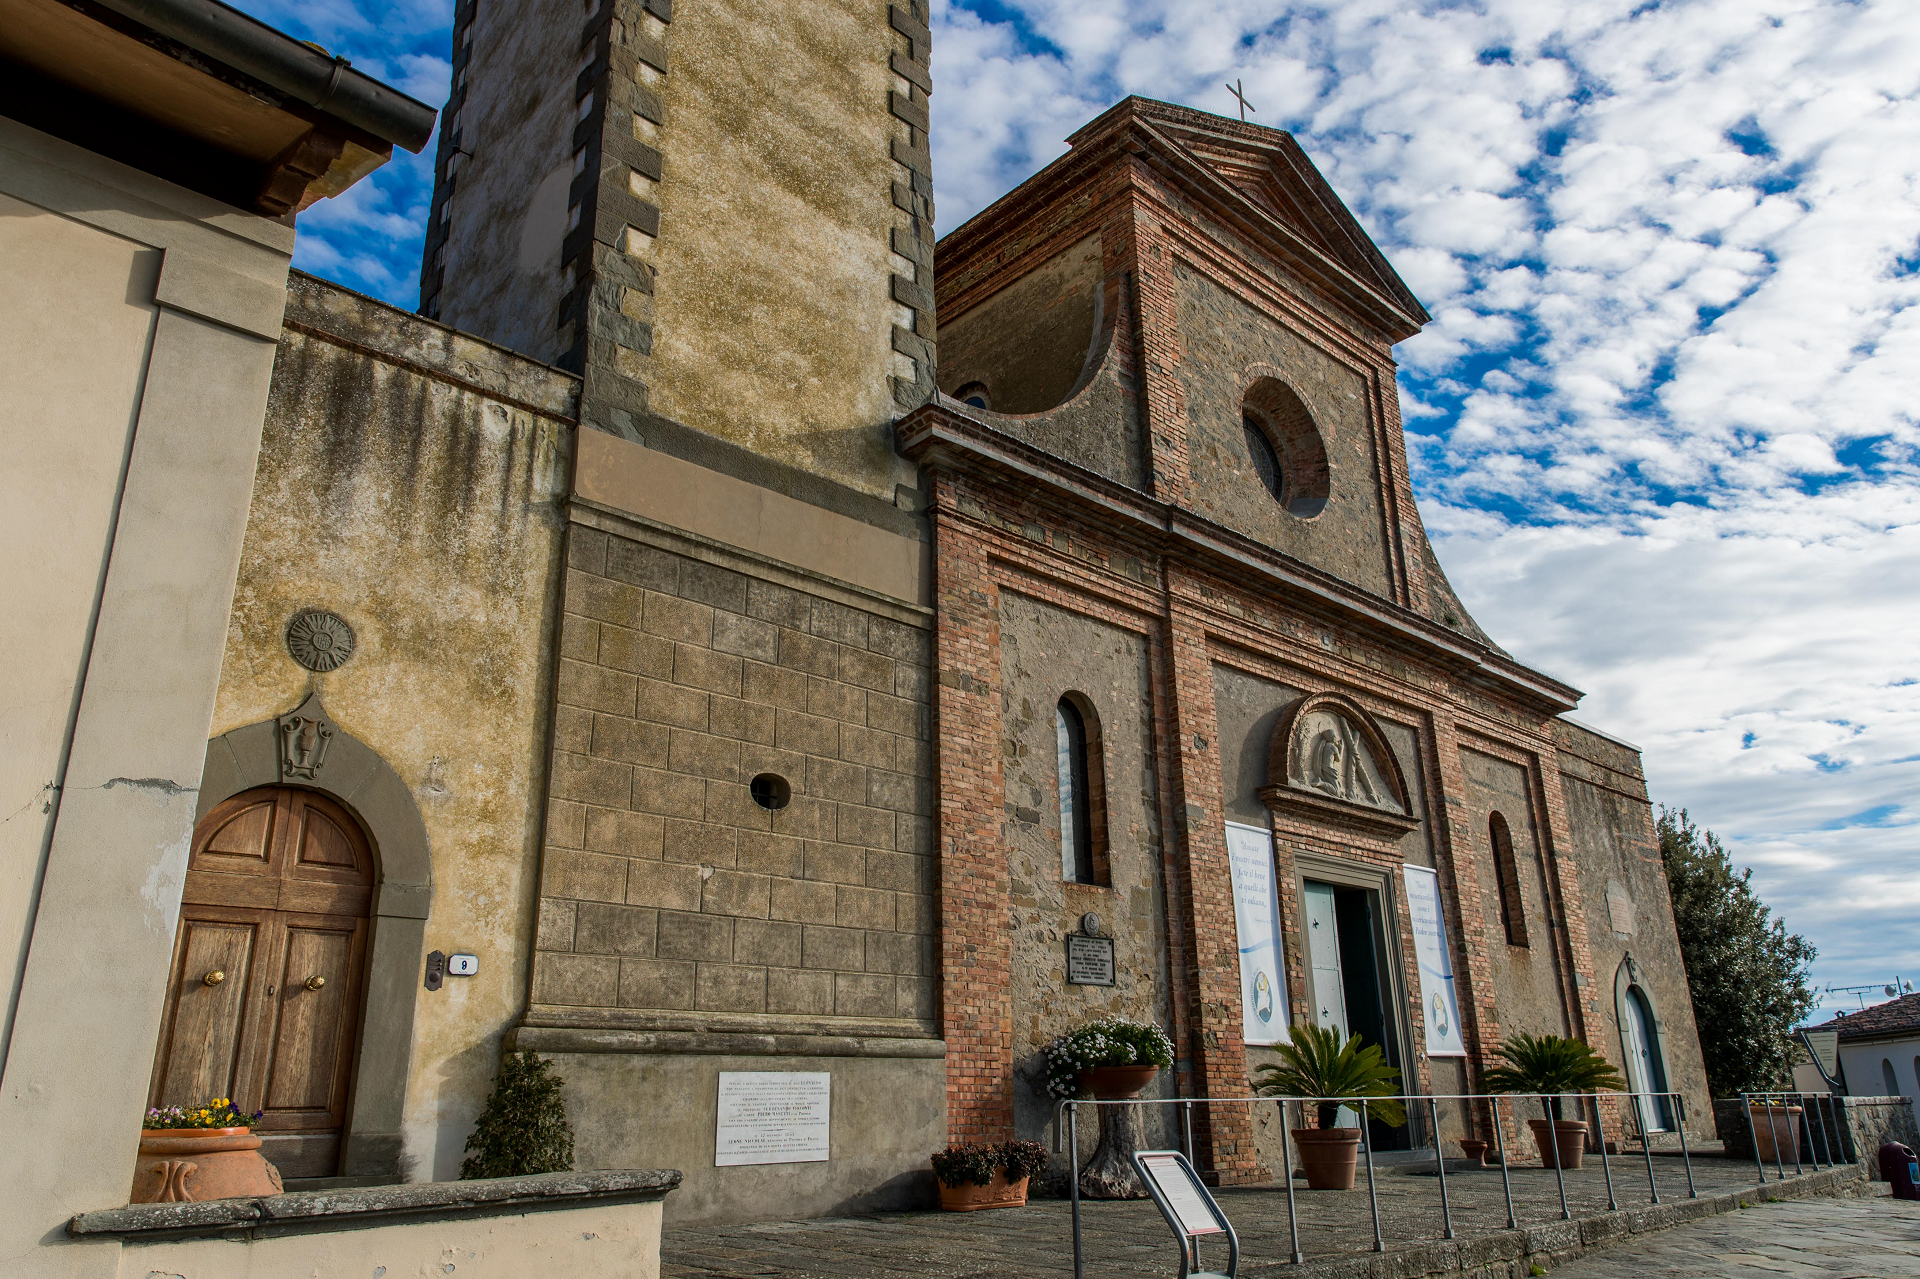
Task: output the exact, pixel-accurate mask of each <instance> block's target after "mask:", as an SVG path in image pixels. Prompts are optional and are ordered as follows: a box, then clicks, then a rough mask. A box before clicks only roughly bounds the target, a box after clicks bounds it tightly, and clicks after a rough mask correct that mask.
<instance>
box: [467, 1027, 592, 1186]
mask: <svg viewBox="0 0 1920 1279" xmlns="http://www.w3.org/2000/svg"><path fill="white" fill-rule="evenodd" d="M560 1083H561V1080H560V1077H559V1076H558V1075H555V1074H554V1073H553V1063H552V1062H550V1061H548V1060H546V1059H545V1058H543V1057H540V1056H537V1055H536V1054H534V1053H533V1052H530V1051H529V1052H518V1053H508V1054H507V1055H506V1058H505V1060H503V1061H502V1062H501V1063H500V1078H499V1079H498V1080H496V1081H495V1083H494V1085H493V1095H492V1096H490V1097H488V1098H487V1104H486V1106H485V1108H484V1109H482V1110H481V1111H480V1121H479V1122H478V1123H477V1124H475V1125H474V1128H473V1135H472V1136H470V1137H468V1138H467V1146H466V1148H467V1149H468V1150H471V1151H472V1152H473V1153H472V1154H471V1155H468V1156H467V1159H466V1162H465V1163H463V1164H461V1165H460V1176H461V1178H462V1179H463V1180H467V1181H472V1180H475V1179H477V1178H481V1177H526V1176H531V1175H532V1174H534V1173H538V1172H566V1171H567V1170H568V1169H570V1168H572V1167H573V1125H572V1124H570V1123H568V1122H567V1108H566V1106H565V1105H564V1104H563V1103H562V1101H561V1098H560Z"/></svg>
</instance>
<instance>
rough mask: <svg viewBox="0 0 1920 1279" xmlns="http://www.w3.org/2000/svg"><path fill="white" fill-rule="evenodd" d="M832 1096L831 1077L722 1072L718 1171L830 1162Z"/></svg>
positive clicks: (716, 1156) (716, 1153) (716, 1140)
mask: <svg viewBox="0 0 1920 1279" xmlns="http://www.w3.org/2000/svg"><path fill="white" fill-rule="evenodd" d="M832 1092H833V1075H832V1074H831V1073H829V1072H827V1071H820V1072H818V1073H803V1072H796V1071H782V1070H749V1071H728V1070H723V1071H721V1072H720V1109H719V1119H718V1122H717V1123H716V1124H715V1125H714V1136H713V1163H714V1166H715V1167H716V1168H727V1167H733V1166H736V1165H740V1164H805V1163H821V1162H824V1161H825V1160H826V1158H827V1138H828V1128H829V1124H828V1104H829V1101H830V1099H831V1096H832Z"/></svg>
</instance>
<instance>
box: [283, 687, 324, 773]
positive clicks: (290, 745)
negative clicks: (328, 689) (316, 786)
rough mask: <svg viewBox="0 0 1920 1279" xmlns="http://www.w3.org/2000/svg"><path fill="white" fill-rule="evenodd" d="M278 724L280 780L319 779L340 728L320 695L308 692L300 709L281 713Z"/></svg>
mask: <svg viewBox="0 0 1920 1279" xmlns="http://www.w3.org/2000/svg"><path fill="white" fill-rule="evenodd" d="M275 726H276V728H277V729H278V731H279V736H280V780H281V781H283V782H284V781H295V780H298V781H309V782H312V781H318V780H319V779H320V770H321V769H322V768H324V767H326V763H327V747H328V746H329V745H330V744H332V742H333V735H334V733H335V732H336V731H337V729H336V728H335V726H334V723H333V720H332V719H331V718H330V717H329V716H328V715H327V711H326V708H325V707H324V706H322V705H321V704H320V695H319V694H318V693H309V694H308V695H307V700H306V701H304V702H302V703H301V704H300V709H299V710H296V711H294V712H293V713H292V714H290V715H282V716H281V717H280V718H279V719H278V720H277V721H275Z"/></svg>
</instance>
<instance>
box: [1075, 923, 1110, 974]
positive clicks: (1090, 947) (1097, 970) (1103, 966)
mask: <svg viewBox="0 0 1920 1279" xmlns="http://www.w3.org/2000/svg"><path fill="white" fill-rule="evenodd" d="M1113 972H1114V966H1113V938H1111V937H1089V936H1088V935H1087V934H1085V933H1068V934H1067V983H1068V984H1069V985H1072V986H1111V985H1113V984H1114V977H1113Z"/></svg>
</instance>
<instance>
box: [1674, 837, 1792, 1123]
mask: <svg viewBox="0 0 1920 1279" xmlns="http://www.w3.org/2000/svg"><path fill="white" fill-rule="evenodd" d="M1656 825H1657V828H1658V830H1659V832H1660V856H1661V859H1662V860H1663V861H1664V862H1665V863H1666V867H1667V888H1668V891H1669V892H1670V893H1671V894H1672V896H1673V922H1674V926H1675V927H1676V928H1677V929H1678V930H1679V933H1680V958H1681V960H1682V961H1683V962H1684V963H1685V964H1686V967H1687V983H1688V985H1689V986H1691V987H1692V989H1693V1020H1694V1025H1695V1026H1696V1027H1697V1028H1698V1029H1699V1031H1700V1051H1701V1054H1702V1055H1703V1056H1704V1057H1705V1058H1706V1068H1707V1085H1708V1087H1709V1088H1711V1089H1712V1090H1713V1095H1714V1096H1716V1097H1730V1096H1734V1095H1736V1094H1738V1093H1742V1092H1757V1091H1761V1090H1765V1089H1769V1088H1782V1087H1786V1086H1788V1081H1789V1079H1790V1078H1791V1076H1792V1072H1793V1054H1792V1050H1791V1047H1790V1041H1789V1036H1790V1035H1791V1034H1792V1033H1793V1028H1794V1027H1795V1026H1798V1025H1800V1023H1801V1022H1802V1021H1803V1020H1804V1019H1805V1017H1806V1015H1807V1013H1808V1012H1810V1011H1811V1010H1812V1008H1813V988H1812V987H1811V986H1810V985H1809V984H1808V981H1807V971H1808V969H1809V968H1810V967H1811V966H1812V964H1813V957H1814V954H1815V951H1814V948H1813V946H1812V945H1811V944H1810V943H1809V942H1808V941H1807V939H1806V938H1804V937H1802V936H1800V935H1799V934H1798V933H1789V932H1788V931H1787V927H1786V925H1785V924H1784V923H1782V922H1781V921H1780V920H1778V919H1775V918H1773V912H1772V911H1770V910H1769V909H1768V908H1767V906H1766V903H1764V902H1762V901H1761V900H1760V898H1759V896H1758V895H1757V894H1756V893H1755V892H1754V891H1753V889H1752V888H1751V887H1750V886H1749V885H1748V883H1747V880H1748V879H1749V878H1751V877H1752V875H1753V871H1752V870H1750V869H1747V870H1740V871H1735V870H1734V868H1733V862H1732V861H1731V860H1730V859H1729V858H1728V856H1727V851H1726V849H1724V848H1722V847H1721V846H1720V841H1719V839H1718V838H1716V837H1715V835H1714V833H1713V832H1712V831H1710V830H1705V829H1702V828H1701V827H1698V826H1695V825H1694V824H1693V823H1692V822H1691V821H1689V820H1688V819H1687V810H1686V809H1684V808H1683V809H1680V810H1679V811H1677V812H1676V811H1675V810H1673V809H1671V808H1668V807H1666V806H1665V805H1662V806H1661V808H1660V816H1659V820H1658V822H1657V823H1656Z"/></svg>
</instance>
